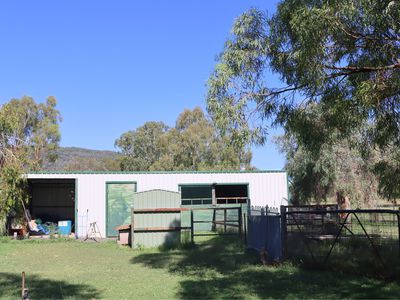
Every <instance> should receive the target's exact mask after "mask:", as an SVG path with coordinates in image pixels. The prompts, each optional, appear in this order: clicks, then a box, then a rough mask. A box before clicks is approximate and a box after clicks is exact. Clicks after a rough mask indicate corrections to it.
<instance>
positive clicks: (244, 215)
mask: <svg viewBox="0 0 400 300" xmlns="http://www.w3.org/2000/svg"><path fill="white" fill-rule="evenodd" d="M243 219H244V224H243V225H244V243H245V245H246V246H247V216H246V213H244V214H243Z"/></svg>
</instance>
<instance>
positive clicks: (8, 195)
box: [0, 97, 61, 231]
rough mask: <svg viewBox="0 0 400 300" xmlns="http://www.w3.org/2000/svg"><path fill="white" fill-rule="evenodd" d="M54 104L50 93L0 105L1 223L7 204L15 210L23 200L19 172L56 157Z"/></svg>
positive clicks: (56, 142) (54, 100)
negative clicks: (38, 98) (43, 99)
mask: <svg viewBox="0 0 400 300" xmlns="http://www.w3.org/2000/svg"><path fill="white" fill-rule="evenodd" d="M56 104H57V101H56V99H55V98H54V97H49V98H47V100H46V102H45V103H36V102H35V101H34V100H33V99H32V98H30V97H22V98H21V99H12V100H10V101H9V102H7V103H6V104H4V105H2V106H0V221H2V222H3V223H4V217H5V216H7V215H8V213H9V212H10V210H11V208H13V209H15V210H18V209H19V208H20V207H21V201H27V199H26V197H25V193H24V185H25V179H24V177H23V176H22V174H23V172H24V171H27V170H39V169H40V168H41V165H42V162H43V159H44V158H45V157H48V158H50V159H55V158H56V150H57V147H58V143H59V140H60V133H59V122H60V121H61V117H60V113H59V111H58V110H57V109H56ZM2 222H0V223H2ZM3 225H4V224H3ZM1 229H2V226H1V224H0V231H1Z"/></svg>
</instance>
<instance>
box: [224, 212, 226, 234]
mask: <svg viewBox="0 0 400 300" xmlns="http://www.w3.org/2000/svg"><path fill="white" fill-rule="evenodd" d="M224 233H226V208H224Z"/></svg>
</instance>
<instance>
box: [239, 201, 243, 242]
mask: <svg viewBox="0 0 400 300" xmlns="http://www.w3.org/2000/svg"><path fill="white" fill-rule="evenodd" d="M238 217H239V218H238V221H239V236H240V237H242V230H243V228H242V226H243V225H242V218H243V216H242V206H239V207H238Z"/></svg>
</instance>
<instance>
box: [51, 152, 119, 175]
mask: <svg viewBox="0 0 400 300" xmlns="http://www.w3.org/2000/svg"><path fill="white" fill-rule="evenodd" d="M57 154H58V158H57V160H56V161H55V162H54V163H52V162H49V161H45V162H44V164H43V169H44V170H46V171H62V170H66V169H70V168H71V165H73V164H74V163H76V162H79V161H98V162H101V161H104V160H107V159H109V160H113V159H117V158H118V156H119V154H118V153H117V152H115V151H108V150H91V149H84V148H78V147H60V148H59V150H58V153H57Z"/></svg>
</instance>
